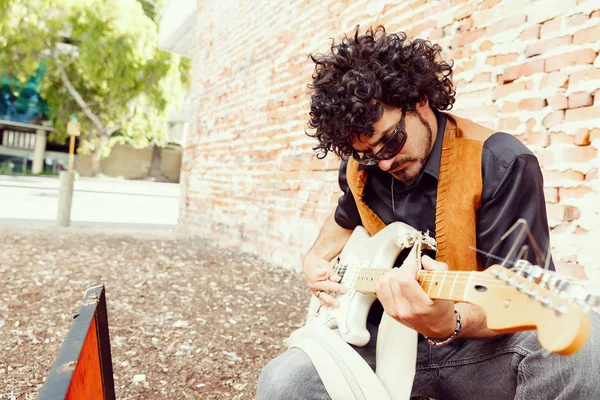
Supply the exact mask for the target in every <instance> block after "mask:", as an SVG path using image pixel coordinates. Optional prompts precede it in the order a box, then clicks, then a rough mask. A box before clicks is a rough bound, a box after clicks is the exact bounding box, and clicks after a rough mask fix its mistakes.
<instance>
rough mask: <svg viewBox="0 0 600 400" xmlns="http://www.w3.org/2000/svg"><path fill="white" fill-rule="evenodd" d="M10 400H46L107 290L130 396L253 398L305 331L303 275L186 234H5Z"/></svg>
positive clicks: (0, 374)
mask: <svg viewBox="0 0 600 400" xmlns="http://www.w3.org/2000/svg"><path fill="white" fill-rule="evenodd" d="M0 238H1V239H0V288H1V290H2V292H1V295H0V399H32V398H35V397H36V396H37V393H38V392H39V390H40V388H41V386H42V384H43V382H44V379H45V377H46V375H47V374H48V372H49V371H50V368H51V367H52V363H53V361H54V359H55V358H56V356H57V354H58V352H59V349H60V346H61V344H62V343H63V340H64V338H65V337H66V335H67V332H68V330H69V328H70V326H71V324H72V321H73V315H74V314H75V313H76V312H77V310H78V309H79V307H80V306H81V304H82V300H83V294H84V293H85V291H86V289H87V288H88V287H90V286H92V285H93V284H95V283H103V284H104V285H105V286H106V298H107V304H108V318H109V329H110V339H111V348H112V362H113V369H114V380H115V391H116V394H117V398H119V399H199V398H201V399H251V398H254V397H255V391H256V381H257V378H258V374H259V371H260V369H261V368H262V367H263V366H264V365H265V364H266V363H267V362H268V361H269V360H270V359H272V358H273V357H275V356H276V355H277V354H279V353H280V352H282V351H283V350H284V348H285V347H284V344H283V339H284V338H287V337H288V336H289V334H290V333H291V332H292V331H293V330H295V329H296V328H298V327H299V326H301V324H302V321H303V320H304V318H305V315H306V306H307V302H308V296H309V292H308V290H307V289H306V285H305V283H304V280H303V278H302V276H301V273H299V272H294V271H290V270H286V269H283V268H276V267H274V266H272V265H269V264H268V263H265V262H264V261H261V260H260V259H259V258H257V257H255V256H252V255H248V254H243V253H239V252H234V251H232V250H229V249H224V248H218V247H216V246H215V245H213V244H211V243H210V242H208V241H206V240H202V239H199V238H193V237H185V236H183V235H182V234H180V233H177V232H169V231H165V232H158V231H108V230H99V229H90V228H61V229H58V228H49V227H46V228H43V227H29V226H28V227H24V228H23V227H10V226H2V227H0Z"/></svg>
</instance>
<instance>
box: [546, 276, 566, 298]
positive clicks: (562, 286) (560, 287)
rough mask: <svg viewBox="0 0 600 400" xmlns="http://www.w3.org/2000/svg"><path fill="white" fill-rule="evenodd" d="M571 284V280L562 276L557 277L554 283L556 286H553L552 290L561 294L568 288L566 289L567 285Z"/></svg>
mask: <svg viewBox="0 0 600 400" xmlns="http://www.w3.org/2000/svg"><path fill="white" fill-rule="evenodd" d="M569 284H570V283H569V281H568V280H566V279H560V278H557V279H556V280H555V281H554V285H553V286H554V287H553V288H551V289H550V290H551V291H552V292H553V293H555V294H560V293H562V292H563V291H564V290H566V289H567V287H568V286H569Z"/></svg>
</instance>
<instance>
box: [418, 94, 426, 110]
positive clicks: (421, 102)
mask: <svg viewBox="0 0 600 400" xmlns="http://www.w3.org/2000/svg"><path fill="white" fill-rule="evenodd" d="M428 105H429V99H428V98H427V96H423V98H422V99H421V100H419V102H418V103H417V108H418V109H421V108H423V107H426V106H428Z"/></svg>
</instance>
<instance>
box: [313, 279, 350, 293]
mask: <svg viewBox="0 0 600 400" xmlns="http://www.w3.org/2000/svg"><path fill="white" fill-rule="evenodd" d="M311 289H312V290H313V293H315V294H316V292H318V291H319V290H321V291H323V292H330V293H340V294H345V293H348V288H347V287H345V286H344V285H341V284H339V283H336V282H332V281H319V282H315V284H314V285H313V288H311Z"/></svg>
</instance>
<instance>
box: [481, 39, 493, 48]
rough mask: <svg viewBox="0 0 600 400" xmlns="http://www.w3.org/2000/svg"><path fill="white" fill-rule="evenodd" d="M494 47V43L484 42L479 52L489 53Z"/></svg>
mask: <svg viewBox="0 0 600 400" xmlns="http://www.w3.org/2000/svg"><path fill="white" fill-rule="evenodd" d="M493 45H494V42H492V41H491V40H484V41H483V42H481V44H480V45H479V50H480V51H488V50H490V49H491V48H492V46H493Z"/></svg>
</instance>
